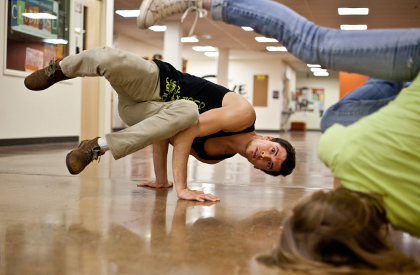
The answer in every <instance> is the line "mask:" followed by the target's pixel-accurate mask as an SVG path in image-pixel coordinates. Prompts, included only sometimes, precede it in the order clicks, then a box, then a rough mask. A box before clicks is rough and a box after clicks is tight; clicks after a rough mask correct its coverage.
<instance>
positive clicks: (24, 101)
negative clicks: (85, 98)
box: [0, 1, 81, 139]
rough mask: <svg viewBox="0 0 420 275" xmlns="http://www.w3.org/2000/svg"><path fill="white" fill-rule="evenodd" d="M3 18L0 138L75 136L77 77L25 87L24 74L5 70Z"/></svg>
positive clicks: (0, 6)
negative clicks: (50, 84) (39, 87)
mask: <svg viewBox="0 0 420 275" xmlns="http://www.w3.org/2000/svg"><path fill="white" fill-rule="evenodd" d="M7 2H8V1H1V3H0V14H3V15H7V10H6V5H7ZM71 10H72V11H73V10H74V9H71ZM71 16H73V14H72V15H71ZM5 17H6V16H3V17H2V18H1V20H0V30H1V32H0V47H1V53H2V54H3V58H2V62H1V66H0V70H1V71H0V139H19V138H33V137H60V136H79V135H80V120H81V118H80V113H81V105H80V102H81V81H80V79H73V80H69V81H66V82H65V83H58V84H57V85H54V86H53V87H51V88H49V89H47V90H45V91H38V92H34V91H29V90H28V89H26V87H25V86H24V84H23V81H24V78H25V77H26V76H27V75H28V73H25V72H16V71H10V70H6V69H5V67H6V61H5V58H4V56H5V53H6V49H5V47H6V44H5V35H6V32H7V24H6V18H5ZM71 35H72V36H73V35H74V33H71ZM73 37H74V36H73ZM72 41H74V39H73V40H72ZM79 41H81V40H80V39H79ZM70 51H71V53H73V52H74V51H75V46H74V44H73V43H72V44H70Z"/></svg>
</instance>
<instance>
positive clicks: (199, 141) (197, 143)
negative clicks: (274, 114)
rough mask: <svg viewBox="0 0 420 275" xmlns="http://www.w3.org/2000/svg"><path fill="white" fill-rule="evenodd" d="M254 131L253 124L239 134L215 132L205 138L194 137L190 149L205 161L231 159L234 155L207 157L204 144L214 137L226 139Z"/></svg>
mask: <svg viewBox="0 0 420 275" xmlns="http://www.w3.org/2000/svg"><path fill="white" fill-rule="evenodd" d="M253 131H255V123H254V124H252V125H251V126H250V127H248V128H246V129H245V130H242V131H240V132H229V133H226V132H223V131H220V132H217V133H215V134H211V135H209V136H205V137H196V138H195V139H194V141H193V144H192V148H193V149H194V151H195V152H196V153H197V155H198V156H199V157H200V158H202V159H205V160H224V159H227V158H231V157H233V156H234V155H236V154H232V155H220V156H209V155H207V153H206V151H204V143H205V142H206V141H207V140H208V139H211V138H215V137H227V136H233V135H237V134H243V133H249V132H253Z"/></svg>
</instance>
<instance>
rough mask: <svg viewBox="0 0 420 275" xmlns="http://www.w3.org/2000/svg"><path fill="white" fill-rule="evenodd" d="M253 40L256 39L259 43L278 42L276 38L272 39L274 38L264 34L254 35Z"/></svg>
mask: <svg viewBox="0 0 420 275" xmlns="http://www.w3.org/2000/svg"><path fill="white" fill-rule="evenodd" d="M255 40H257V41H258V42H260V43H267V42H279V41H278V40H277V39H274V38H267V37H264V36H258V37H255Z"/></svg>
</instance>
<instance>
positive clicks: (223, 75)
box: [217, 49, 229, 88]
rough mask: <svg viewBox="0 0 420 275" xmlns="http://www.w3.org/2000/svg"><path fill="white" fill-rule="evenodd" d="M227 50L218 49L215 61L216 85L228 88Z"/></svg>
mask: <svg viewBox="0 0 420 275" xmlns="http://www.w3.org/2000/svg"><path fill="white" fill-rule="evenodd" d="M228 72H229V49H219V58H218V60H217V84H219V85H221V86H223V87H226V88H228V81H229V79H228Z"/></svg>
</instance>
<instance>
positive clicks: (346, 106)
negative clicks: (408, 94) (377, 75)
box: [320, 78, 403, 132]
mask: <svg viewBox="0 0 420 275" xmlns="http://www.w3.org/2000/svg"><path fill="white" fill-rule="evenodd" d="M402 88H403V83H401V82H391V81H384V80H379V79H374V78H369V79H368V81H366V83H365V84H363V85H362V86H360V87H359V88H357V89H355V90H353V91H351V92H350V93H348V94H347V95H346V96H344V97H343V98H342V99H341V100H340V101H339V102H338V103H337V104H335V105H333V106H331V107H330V108H328V110H327V111H326V112H325V113H324V115H323V116H322V119H321V126H320V128H321V131H322V132H325V130H327V129H328V128H329V127H330V126H331V125H333V124H334V123H338V124H341V125H343V126H347V125H350V124H352V123H354V122H356V121H358V120H359V119H361V118H362V117H365V116H368V115H370V114H372V113H374V112H376V111H377V110H379V109H380V108H382V107H383V106H385V105H387V104H388V102H390V101H391V100H394V99H395V97H396V96H397V95H398V93H399V92H400V91H401V89H402Z"/></svg>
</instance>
